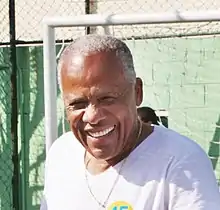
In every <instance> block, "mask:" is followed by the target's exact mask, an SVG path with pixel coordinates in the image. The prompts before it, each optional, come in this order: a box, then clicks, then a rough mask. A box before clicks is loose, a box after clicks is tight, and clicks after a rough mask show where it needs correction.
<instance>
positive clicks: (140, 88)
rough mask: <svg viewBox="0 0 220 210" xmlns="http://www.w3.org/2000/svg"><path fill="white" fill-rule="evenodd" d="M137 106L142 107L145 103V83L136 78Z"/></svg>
mask: <svg viewBox="0 0 220 210" xmlns="http://www.w3.org/2000/svg"><path fill="white" fill-rule="evenodd" d="M135 93H136V106H140V105H141V103H142V101H143V82H142V80H141V78H139V77H137V78H136V84H135Z"/></svg>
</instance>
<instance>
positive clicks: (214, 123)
mask: <svg viewBox="0 0 220 210" xmlns="http://www.w3.org/2000/svg"><path fill="white" fill-rule="evenodd" d="M158 17H159V16H158ZM160 18H161V21H162V20H163V18H166V17H165V16H164V17H163V16H161V17H160ZM211 20H212V16H210V21H202V20H201V21H199V20H198V21H197V22H187V23H186V22H181V21H180V22H178V23H162V24H159V23H156V24H141V25H139V24H130V25H117V26H116V25H113V26H104V27H103V26H92V27H89V32H90V33H98V34H109V35H113V36H116V37H118V38H120V39H122V40H123V41H125V42H126V43H127V45H128V46H129V48H130V50H131V51H132V54H133V56H134V63H135V69H136V72H137V76H139V77H141V78H142V80H143V83H144V100H143V103H142V105H141V106H149V107H151V108H153V109H155V110H157V114H159V115H160V113H162V114H164V113H165V115H166V117H167V119H168V127H169V128H171V129H173V130H175V131H178V132H180V133H181V134H184V135H186V136H188V137H190V138H192V139H193V140H195V141H196V142H197V143H199V144H200V145H201V146H202V147H203V148H204V149H205V151H206V152H207V154H208V155H209V157H210V158H211V160H212V163H213V167H214V170H215V173H216V176H217V178H218V179H220V108H219V104H220V71H219V66H220V59H219V58H220V35H219V34H220V22H218V21H211ZM86 32H88V27H84V26H81V27H65V28H63V27H61V28H57V29H56V30H55V38H56V40H60V41H61V42H62V43H61V44H57V46H56V53H57V60H58V59H59V55H60V52H61V51H62V49H63V47H64V46H65V45H66V44H67V43H69V42H70V41H72V40H74V39H75V38H77V37H79V36H82V35H85V33H86ZM58 92H59V91H58ZM57 102H58V107H57V113H58V119H57V123H58V127H59V129H58V130H59V135H60V134H61V133H63V132H65V131H67V130H68V125H67V123H66V120H65V114H64V109H63V104H62V100H61V97H60V94H59V93H58V97H57ZM161 110H163V112H161Z"/></svg>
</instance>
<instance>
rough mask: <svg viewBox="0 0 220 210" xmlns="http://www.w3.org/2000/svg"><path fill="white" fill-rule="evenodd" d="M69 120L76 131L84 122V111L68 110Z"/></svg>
mask: <svg viewBox="0 0 220 210" xmlns="http://www.w3.org/2000/svg"><path fill="white" fill-rule="evenodd" d="M66 115H67V120H68V122H69V124H70V127H71V129H72V130H73V131H74V133H75V132H76V130H78V129H79V128H80V127H81V124H82V115H83V112H82V111H74V112H73V111H72V112H71V111H66Z"/></svg>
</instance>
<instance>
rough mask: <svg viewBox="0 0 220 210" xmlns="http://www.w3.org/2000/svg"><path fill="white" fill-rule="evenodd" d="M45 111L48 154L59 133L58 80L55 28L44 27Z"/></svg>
mask: <svg viewBox="0 0 220 210" xmlns="http://www.w3.org/2000/svg"><path fill="white" fill-rule="evenodd" d="M43 39H44V43H43V47H44V104H45V105H44V111H45V115H44V116H45V121H44V124H45V139H46V143H45V144H46V153H47V152H48V150H49V148H50V146H51V145H52V143H53V142H54V141H55V140H56V139H57V137H58V131H57V106H56V104H57V103H56V100H57V80H56V48H55V30H54V28H52V27H50V26H47V25H45V26H44V37H43Z"/></svg>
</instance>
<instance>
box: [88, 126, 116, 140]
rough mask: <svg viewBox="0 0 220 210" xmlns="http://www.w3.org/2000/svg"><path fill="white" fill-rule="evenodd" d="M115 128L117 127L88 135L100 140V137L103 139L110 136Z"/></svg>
mask: <svg viewBox="0 0 220 210" xmlns="http://www.w3.org/2000/svg"><path fill="white" fill-rule="evenodd" d="M114 128H115V127H114V126H113V127H110V128H107V129H105V130H103V131H99V132H94V133H92V132H88V134H89V135H90V136H92V137H95V138H98V137H102V136H105V135H107V134H109V133H110V132H111V131H113V130H114Z"/></svg>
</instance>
